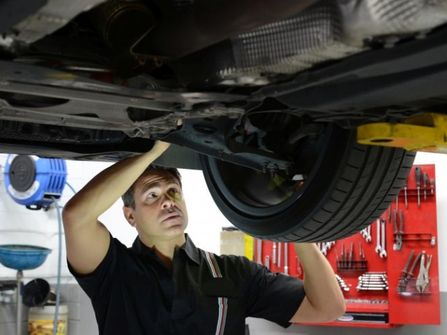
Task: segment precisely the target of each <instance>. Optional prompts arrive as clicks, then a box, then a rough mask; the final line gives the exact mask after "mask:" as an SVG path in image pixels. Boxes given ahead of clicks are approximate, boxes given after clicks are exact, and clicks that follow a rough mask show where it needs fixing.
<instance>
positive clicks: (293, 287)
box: [246, 260, 305, 327]
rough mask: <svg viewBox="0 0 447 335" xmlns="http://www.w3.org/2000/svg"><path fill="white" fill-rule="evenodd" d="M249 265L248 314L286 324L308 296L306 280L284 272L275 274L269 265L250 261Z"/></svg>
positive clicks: (285, 325) (281, 324) (286, 325)
mask: <svg viewBox="0 0 447 335" xmlns="http://www.w3.org/2000/svg"><path fill="white" fill-rule="evenodd" d="M246 262H247V263H248V264H247V266H248V267H249V269H250V270H249V274H250V275H249V278H248V286H247V287H248V292H247V299H248V301H247V303H248V305H247V316H249V317H256V318H263V319H266V320H269V321H272V322H275V323H277V324H278V325H280V326H282V327H288V326H290V324H291V323H290V322H289V320H290V319H291V318H292V317H293V315H294V314H295V313H296V311H297V310H298V308H299V306H300V305H301V302H302V301H303V299H304V297H305V292H304V286H303V282H302V281H301V280H299V279H296V278H294V277H290V276H287V275H284V274H281V273H272V272H270V271H269V270H268V269H267V268H266V267H264V266H261V265H259V264H256V263H254V262H250V261H248V260H246Z"/></svg>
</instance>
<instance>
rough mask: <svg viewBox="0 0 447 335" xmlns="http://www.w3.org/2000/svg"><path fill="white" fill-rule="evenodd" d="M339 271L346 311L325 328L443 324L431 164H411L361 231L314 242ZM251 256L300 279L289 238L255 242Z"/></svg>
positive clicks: (275, 270) (335, 270)
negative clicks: (387, 200)
mask: <svg viewBox="0 0 447 335" xmlns="http://www.w3.org/2000/svg"><path fill="white" fill-rule="evenodd" d="M318 246H319V247H320V250H321V251H322V253H323V254H324V255H325V256H326V257H327V259H328V261H329V263H330V264H331V266H332V267H333V269H334V272H335V273H336V278H337V281H338V283H339V285H340V288H341V289H342V291H343V293H344V296H345V301H346V305H347V312H346V314H345V315H344V316H343V317H342V318H340V319H339V320H338V321H336V322H332V323H328V324H324V325H337V326H347V327H371V328H390V327H396V326H399V325H408V324H435V325H436V324H440V293H439V270H438V262H439V261H438V238H437V220H436V185H435V166H434V165H415V166H413V167H412V170H411V173H410V175H409V176H408V179H407V181H406V184H405V187H404V188H403V189H402V190H401V191H400V193H399V195H398V197H397V198H396V199H394V201H393V202H392V203H391V205H390V206H389V208H388V209H387V210H386V211H385V212H384V213H383V214H382V215H381V216H380V218H378V219H377V220H375V221H374V222H372V223H371V225H369V226H368V227H366V228H365V229H363V230H362V231H361V232H359V233H356V234H354V235H353V236H350V237H348V238H345V239H341V240H337V241H331V242H321V243H318ZM253 253H254V260H255V261H257V262H260V263H263V264H264V265H265V266H267V267H268V268H269V269H270V270H271V271H274V272H283V273H285V274H287V275H290V276H295V277H298V278H302V275H303V272H302V268H301V265H300V262H299V259H298V257H297V256H296V254H295V250H294V247H293V244H292V243H285V242H279V241H266V240H257V239H255V240H254V248H253Z"/></svg>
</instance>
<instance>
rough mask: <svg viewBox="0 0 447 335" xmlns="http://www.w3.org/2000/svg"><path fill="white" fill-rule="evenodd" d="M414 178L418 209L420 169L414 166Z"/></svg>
mask: <svg viewBox="0 0 447 335" xmlns="http://www.w3.org/2000/svg"><path fill="white" fill-rule="evenodd" d="M414 177H415V181H416V190H417V197H418V207H421V168H420V167H419V166H416V167H415V169H414Z"/></svg>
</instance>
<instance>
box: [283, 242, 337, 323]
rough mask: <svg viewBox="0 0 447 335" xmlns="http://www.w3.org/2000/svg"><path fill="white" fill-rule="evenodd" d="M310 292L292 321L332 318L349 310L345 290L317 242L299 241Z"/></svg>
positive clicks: (305, 286)
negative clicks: (346, 309) (343, 290)
mask: <svg viewBox="0 0 447 335" xmlns="http://www.w3.org/2000/svg"><path fill="white" fill-rule="evenodd" d="M295 251H296V253H297V255H298V257H299V259H300V262H301V264H302V266H303V270H304V291H305V292H306V296H305V298H304V300H303V302H302V303H301V305H300V307H299V308H298V310H297V312H296V313H295V315H294V316H293V317H292V319H291V320H290V322H328V321H333V320H335V319H336V318H337V317H339V316H341V315H342V314H343V313H344V312H345V301H344V298H343V293H342V292H341V289H340V287H339V285H338V283H337V280H336V278H335V274H334V271H333V270H332V268H331V266H330V264H329V262H328V261H327V259H326V258H325V257H324V256H323V254H322V253H321V252H320V250H319V249H318V248H317V246H316V245H315V244H313V243H296V244H295Z"/></svg>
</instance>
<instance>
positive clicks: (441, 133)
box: [357, 113, 447, 153]
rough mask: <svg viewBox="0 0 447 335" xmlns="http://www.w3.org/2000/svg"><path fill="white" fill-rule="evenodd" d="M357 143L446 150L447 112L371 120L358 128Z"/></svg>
mask: <svg viewBox="0 0 447 335" xmlns="http://www.w3.org/2000/svg"><path fill="white" fill-rule="evenodd" d="M357 142H358V143H360V144H367V145H378V146H384V147H397V148H403V149H406V150H409V151H427V152H438V153H447V115H443V114H435V113H426V114H421V115H417V116H414V117H411V118H409V119H407V120H405V122H404V123H387V122H381V123H370V124H365V125H362V126H359V127H358V128H357Z"/></svg>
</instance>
